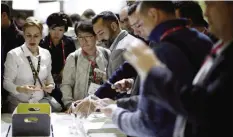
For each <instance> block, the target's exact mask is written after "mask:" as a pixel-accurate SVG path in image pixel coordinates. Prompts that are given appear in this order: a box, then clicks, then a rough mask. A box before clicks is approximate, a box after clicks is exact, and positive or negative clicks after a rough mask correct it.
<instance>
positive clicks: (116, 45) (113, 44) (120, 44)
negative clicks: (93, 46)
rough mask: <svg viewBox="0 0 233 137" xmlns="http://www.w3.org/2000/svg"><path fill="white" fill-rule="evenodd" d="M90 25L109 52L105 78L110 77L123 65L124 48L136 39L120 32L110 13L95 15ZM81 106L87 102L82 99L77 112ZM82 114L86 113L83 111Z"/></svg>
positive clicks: (115, 18)
mask: <svg viewBox="0 0 233 137" xmlns="http://www.w3.org/2000/svg"><path fill="white" fill-rule="evenodd" d="M92 23H93V29H94V32H95V33H96V35H97V37H98V39H99V41H102V42H103V43H105V45H106V46H107V47H108V48H109V49H110V50H111V55H110V57H109V62H108V67H107V77H110V76H111V75H112V74H113V72H115V71H116V70H117V69H118V68H119V67H120V66H121V65H122V64H123V63H124V61H125V60H124V58H123V56H122V54H123V52H124V51H125V49H126V47H127V46H128V45H129V44H130V42H132V41H134V40H138V39H137V38H135V37H133V36H132V35H130V34H128V32H127V31H125V30H121V28H120V26H119V20H118V19H117V17H116V16H115V14H114V13H112V12H110V11H104V12H101V13H100V14H98V15H96V16H95V17H94V18H93V19H92ZM95 94H97V93H95ZM110 94H112V93H110ZM115 96H116V94H114V93H113V97H115ZM83 104H84V105H89V104H90V103H89V100H87V99H84V100H83V101H82V103H80V104H79V105H78V106H77V110H79V108H80V107H81V106H82V105H83ZM83 109H88V107H87V108H86V107H83ZM80 111H82V110H80ZM82 112H87V111H85V110H84V111H82Z"/></svg>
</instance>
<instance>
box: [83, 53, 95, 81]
mask: <svg viewBox="0 0 233 137" xmlns="http://www.w3.org/2000/svg"><path fill="white" fill-rule="evenodd" d="M82 53H83V55H84V57H86V58H87V60H88V61H89V62H90V63H91V71H92V73H93V79H94V82H96V73H95V71H94V70H95V68H96V62H95V59H96V56H95V58H94V61H92V60H91V59H90V58H88V55H87V53H86V52H85V51H83V50H82Z"/></svg>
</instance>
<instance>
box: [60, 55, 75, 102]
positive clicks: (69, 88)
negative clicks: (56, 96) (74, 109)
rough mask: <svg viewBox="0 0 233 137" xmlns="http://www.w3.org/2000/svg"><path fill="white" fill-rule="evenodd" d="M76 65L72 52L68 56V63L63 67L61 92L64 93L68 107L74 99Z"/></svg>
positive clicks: (63, 99) (64, 99)
mask: <svg viewBox="0 0 233 137" xmlns="http://www.w3.org/2000/svg"><path fill="white" fill-rule="evenodd" d="M75 67H76V66H75V60H74V57H73V54H70V55H69V56H68V57H67V60H66V64H65V66H64V69H63V78H62V84H61V92H62V94H63V97H62V101H63V103H64V105H65V106H66V107H69V105H70V104H71V103H72V101H73V96H72V92H73V87H74V84H75V79H74V77H75V75H76V73H75Z"/></svg>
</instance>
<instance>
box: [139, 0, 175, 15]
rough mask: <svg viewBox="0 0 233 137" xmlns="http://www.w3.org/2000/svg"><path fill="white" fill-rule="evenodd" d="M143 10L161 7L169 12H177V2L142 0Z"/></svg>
mask: <svg viewBox="0 0 233 137" xmlns="http://www.w3.org/2000/svg"><path fill="white" fill-rule="evenodd" d="M140 3H141V11H142V12H144V11H146V10H147V9H149V8H156V9H160V10H162V11H164V12H166V13H169V14H175V4H174V3H173V2H172V1H141V2H140Z"/></svg>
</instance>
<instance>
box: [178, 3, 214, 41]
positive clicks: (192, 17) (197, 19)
mask: <svg viewBox="0 0 233 137" xmlns="http://www.w3.org/2000/svg"><path fill="white" fill-rule="evenodd" d="M176 17H178V18H186V19H188V20H189V22H190V23H189V25H188V26H189V27H191V28H195V29H197V30H198V31H200V32H202V33H204V34H206V35H207V36H209V37H210V38H211V40H212V41H213V42H214V43H215V42H217V41H218V39H217V38H216V37H215V36H213V35H212V34H210V33H209V31H208V23H207V22H206V21H205V19H204V17H203V12H202V9H201V6H200V5H199V4H198V2H196V1H178V2H176Z"/></svg>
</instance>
